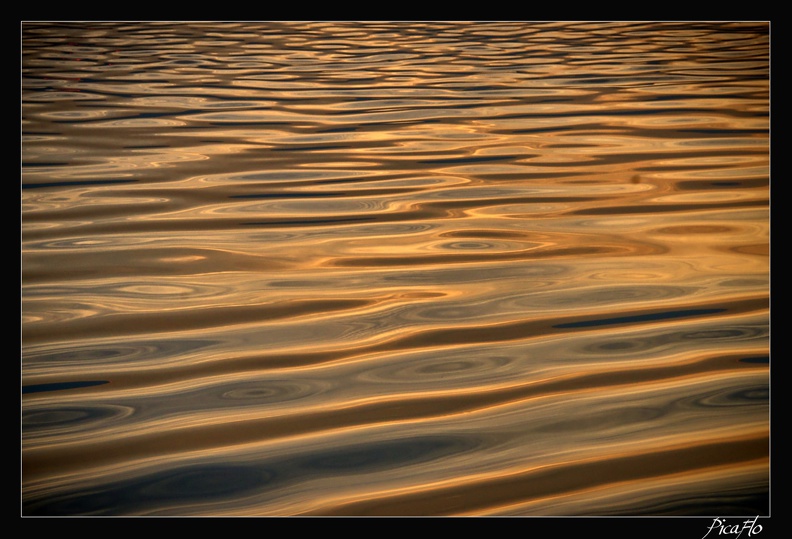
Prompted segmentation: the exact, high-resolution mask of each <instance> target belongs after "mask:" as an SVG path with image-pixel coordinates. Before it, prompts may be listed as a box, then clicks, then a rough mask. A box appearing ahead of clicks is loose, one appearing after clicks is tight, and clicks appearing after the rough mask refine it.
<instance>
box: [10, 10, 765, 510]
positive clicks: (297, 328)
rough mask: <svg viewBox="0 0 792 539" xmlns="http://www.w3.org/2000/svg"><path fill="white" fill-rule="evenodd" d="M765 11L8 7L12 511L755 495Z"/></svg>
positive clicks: (550, 506)
mask: <svg viewBox="0 0 792 539" xmlns="http://www.w3.org/2000/svg"><path fill="white" fill-rule="evenodd" d="M768 26H769V25H767V24H766V23H742V22H724V23H703V22H693V23H683V22H666V23H628V22H618V23H602V22H596V23H586V22H576V23H572V22H557V23H553V22H533V23H532V22H471V23H467V22H409V23H408V22H394V23H389V22H381V23H380V22H195V23H171V22H140V23H138V22H68V23H66V22H61V23H46V22H25V23H23V24H22V28H21V40H22V76H21V86H22V89H21V93H22V125H21V140H22V156H21V157H22V177H21V190H20V196H21V224H22V233H21V261H22V277H21V307H22V313H21V314H22V332H21V343H22V348H21V352H22V358H21V366H22V377H21V401H22V409H21V436H22V447H21V461H22V477H21V510H22V514H23V515H143V516H165V515H171V516H172V515H184V516H191V515H212V516H214V515H251V516H274V515H279V516H288V515H355V516H363V515H406V516H420V515H530V516H596V515H618V516H630V515H714V516H728V515H749V516H755V515H767V514H769V466H770V463H769V263H768V256H769V27H768Z"/></svg>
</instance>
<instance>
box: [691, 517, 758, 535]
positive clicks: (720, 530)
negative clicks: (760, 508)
mask: <svg viewBox="0 0 792 539" xmlns="http://www.w3.org/2000/svg"><path fill="white" fill-rule="evenodd" d="M758 519H759V517H754V519H753V520H746V521H744V522H741V523H740V522H737V523H731V522H726V519H725V518H715V519H713V521H712V524H710V527H709V529H708V530H707V533H705V534H704V537H707V536H708V535H709V534H710V533H712V531H713V530H717V535H729V536H732V535H733V536H735V539H736V537H740V536H741V535H742V534H743V532H747V535H746V537H751V536H753V535H756V534H758V533H760V532H761V531H762V525H761V524H757V523H756V521H757V520H758ZM704 537H702V538H701V539H704Z"/></svg>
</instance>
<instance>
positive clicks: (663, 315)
mask: <svg viewBox="0 0 792 539" xmlns="http://www.w3.org/2000/svg"><path fill="white" fill-rule="evenodd" d="M725 310H726V309H687V310H684V311H665V312H660V313H649V314H638V315H632V316H618V317H616V318H599V319H595V320H582V321H580V322H568V323H565V324H557V325H555V326H553V327H555V328H584V327H593V326H609V325H614V324H633V323H636V322H651V321H655V320H668V319H672V318H684V317H688V316H701V315H705V314H716V313H722V312H724V311H725Z"/></svg>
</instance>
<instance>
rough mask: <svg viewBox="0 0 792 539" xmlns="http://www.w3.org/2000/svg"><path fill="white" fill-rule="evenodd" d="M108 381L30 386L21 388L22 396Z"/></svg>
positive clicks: (95, 384)
mask: <svg viewBox="0 0 792 539" xmlns="http://www.w3.org/2000/svg"><path fill="white" fill-rule="evenodd" d="M109 383H110V382H109V380H86V381H84V382H57V383H52V384H32V385H28V386H22V394H23V395H24V394H27V393H42V392H45V391H63V390H65V389H76V388H78V387H92V386H101V385H103V384H109Z"/></svg>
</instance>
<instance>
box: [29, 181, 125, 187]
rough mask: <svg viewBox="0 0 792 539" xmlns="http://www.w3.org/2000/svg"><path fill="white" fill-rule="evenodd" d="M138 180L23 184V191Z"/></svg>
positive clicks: (113, 183) (114, 183)
mask: <svg viewBox="0 0 792 539" xmlns="http://www.w3.org/2000/svg"><path fill="white" fill-rule="evenodd" d="M137 181H138V180H77V181H69V182H46V183H27V184H25V183H23V184H22V189H44V188H49V187H77V186H82V185H116V184H124V183H135V182H137Z"/></svg>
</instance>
